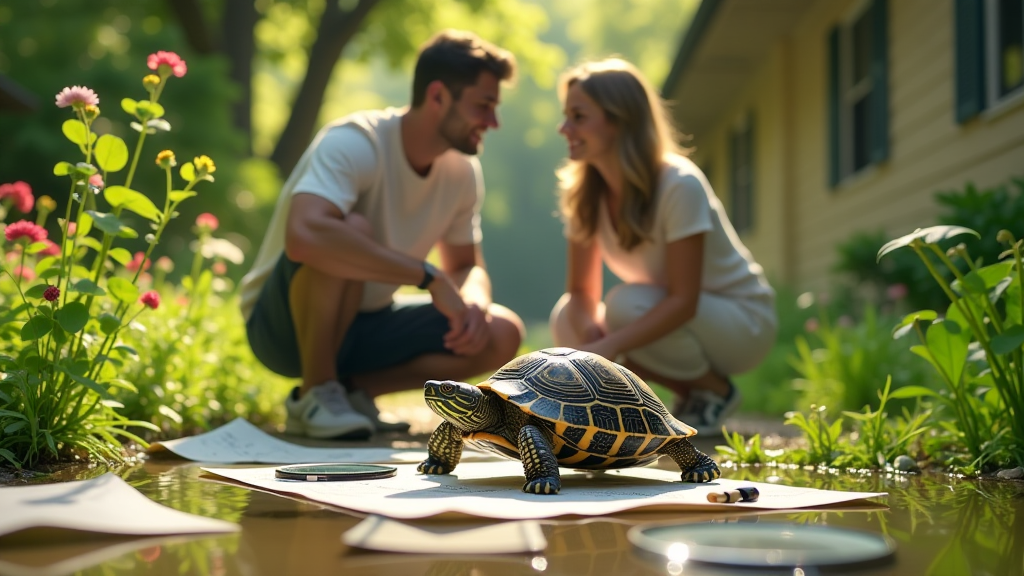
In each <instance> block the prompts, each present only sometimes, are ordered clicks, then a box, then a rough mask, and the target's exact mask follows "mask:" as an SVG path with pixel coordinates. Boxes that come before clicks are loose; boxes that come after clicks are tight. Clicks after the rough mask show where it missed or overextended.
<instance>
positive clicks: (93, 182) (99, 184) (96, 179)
mask: <svg viewBox="0 0 1024 576" xmlns="http://www.w3.org/2000/svg"><path fill="white" fill-rule="evenodd" d="M89 186H92V187H93V188H95V189H97V190H103V186H104V184H103V176H101V175H99V174H93V175H92V176H90V177H89Z"/></svg>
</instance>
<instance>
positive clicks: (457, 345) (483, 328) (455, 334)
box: [444, 304, 491, 356]
mask: <svg viewBox="0 0 1024 576" xmlns="http://www.w3.org/2000/svg"><path fill="white" fill-rule="evenodd" d="M487 316H488V315H487V313H486V312H484V311H483V310H481V309H480V307H479V306H477V305H476V304H470V305H468V306H467V307H466V314H465V316H464V319H465V325H464V326H463V329H462V330H461V331H456V330H455V329H454V327H453V329H452V330H450V331H449V332H448V333H447V334H445V335H444V345H445V348H448V349H449V350H451V351H452V352H454V353H455V354H458V355H459V356H473V355H474V354H478V353H480V352H481V351H482V350H483V349H484V347H485V346H487V342H488V341H489V340H490V337H491V331H490V330H488V329H487V320H488V317H487Z"/></svg>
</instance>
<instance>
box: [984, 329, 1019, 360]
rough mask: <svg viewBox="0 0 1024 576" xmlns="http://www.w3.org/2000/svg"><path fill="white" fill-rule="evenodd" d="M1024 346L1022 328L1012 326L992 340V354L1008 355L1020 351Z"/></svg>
mask: <svg viewBox="0 0 1024 576" xmlns="http://www.w3.org/2000/svg"><path fill="white" fill-rule="evenodd" d="M1021 345H1024V326H1021V325H1020V324H1014V325H1013V326H1010V327H1008V328H1007V329H1006V330H1005V331H1003V333H1002V334H1000V335H998V336H995V337H993V338H992V344H991V346H992V352H994V353H996V354H1009V353H1011V352H1013V351H1014V350H1020V348H1021Z"/></svg>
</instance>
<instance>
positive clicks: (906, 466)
mask: <svg viewBox="0 0 1024 576" xmlns="http://www.w3.org/2000/svg"><path fill="white" fill-rule="evenodd" d="M892 467H893V468H895V469H896V470H899V471H900V472H917V470H918V468H917V462H914V459H913V458H911V457H910V456H907V455H905V454H904V455H902V456H897V457H896V460H894V461H893V463H892Z"/></svg>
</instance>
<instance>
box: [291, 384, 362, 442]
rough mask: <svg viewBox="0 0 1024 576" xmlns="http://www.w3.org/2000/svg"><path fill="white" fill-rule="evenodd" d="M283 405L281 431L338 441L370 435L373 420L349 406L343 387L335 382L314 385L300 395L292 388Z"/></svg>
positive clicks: (297, 389)
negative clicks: (282, 427)
mask: <svg viewBox="0 0 1024 576" xmlns="http://www.w3.org/2000/svg"><path fill="white" fill-rule="evenodd" d="M284 406H285V409H286V410H287V412H288V420H287V421H286V423H285V428H284V431H285V432H286V433H288V434H295V435H297V436H308V437H310V438H337V439H341V440H365V439H366V438H369V437H370V436H371V435H372V434H373V423H372V422H370V420H369V419H368V418H367V417H366V416H363V415H362V414H360V413H359V412H357V411H356V410H355V409H354V408H352V404H350V403H349V401H348V395H347V394H346V392H345V388H344V387H343V386H342V385H341V384H340V383H338V382H337V381H333V380H332V381H330V382H326V383H324V384H321V385H319V386H316V387H314V388H313V389H312V390H310V391H309V392H308V393H307V394H306V395H305V396H303V397H301V398H300V397H299V388H298V387H295V388H293V389H292V391H291V394H289V395H288V398H287V399H286V400H285V401H284Z"/></svg>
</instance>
